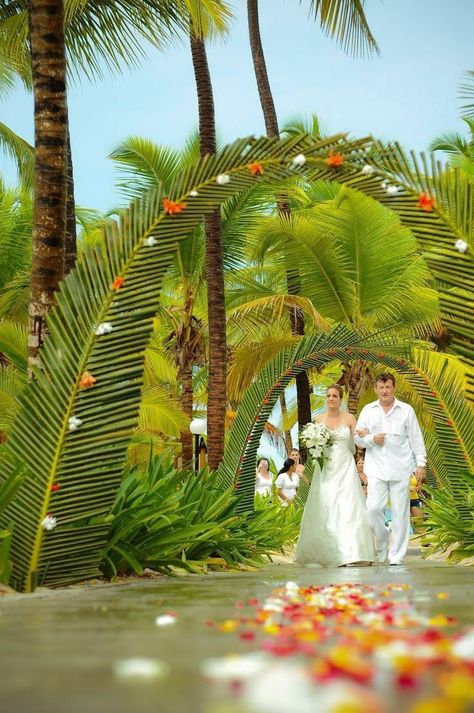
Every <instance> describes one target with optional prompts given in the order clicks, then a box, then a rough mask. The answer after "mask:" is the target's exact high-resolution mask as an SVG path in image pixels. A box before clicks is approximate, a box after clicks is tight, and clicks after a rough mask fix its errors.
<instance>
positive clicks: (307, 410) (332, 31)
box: [247, 0, 378, 425]
mask: <svg viewBox="0 0 474 713" xmlns="http://www.w3.org/2000/svg"><path fill="white" fill-rule="evenodd" d="M310 12H311V13H314V19H315V20H316V21H318V20H319V22H320V25H321V29H322V30H323V31H324V32H325V33H326V34H327V35H329V36H332V37H335V38H336V40H337V42H338V43H339V44H341V46H342V47H343V49H344V50H345V51H348V52H352V53H353V54H361V53H362V54H363V53H364V52H365V51H366V50H368V52H369V53H371V52H373V51H376V52H378V47H377V43H376V42H375V39H374V38H373V36H372V33H371V31H370V29H369V26H368V23H367V20H366V17H365V13H364V2H361V1H360V0H342V1H341V0H311V2H310ZM247 18H248V27H249V38H250V48H251V53H252V60H253V66H254V72H255V79H256V82H257V88H258V93H259V97H260V104H261V107H262V112H263V117H264V121H265V129H266V132H267V136H269V137H276V138H279V136H280V130H279V126H278V118H277V113H276V109H275V103H274V100H273V95H272V91H271V87H270V81H269V78H268V72H267V66H266V60H265V54H264V50H263V44H262V39H261V34H260V21H259V12H258V0H247ZM313 128H315V127H313ZM278 211H279V214H280V215H281V216H282V217H283V218H285V217H286V218H287V219H289V218H290V215H291V212H290V205H289V203H288V200H287V199H286V197H285V195H284V194H283V195H281V196H280V198H279V200H278ZM286 280H287V292H288V294H291V295H298V294H299V293H300V279H299V274H298V270H297V269H296V267H295V266H294V265H292V264H291V263H290V264H288V265H287V268H286ZM304 325H305V323H304V316H303V313H302V312H301V310H300V309H299V308H298V307H293V308H292V309H291V310H290V327H291V333H292V334H296V335H300V336H302V335H304V334H305V326H304ZM296 391H297V402H298V422H299V423H300V424H301V425H302V424H305V423H308V422H309V421H310V420H311V404H310V386H309V379H308V375H307V373H306V372H301V373H299V374H297V376H296Z"/></svg>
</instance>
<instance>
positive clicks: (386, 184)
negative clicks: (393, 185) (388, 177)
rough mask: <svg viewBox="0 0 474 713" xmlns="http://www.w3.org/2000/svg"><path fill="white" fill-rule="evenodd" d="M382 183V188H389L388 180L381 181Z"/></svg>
mask: <svg viewBox="0 0 474 713" xmlns="http://www.w3.org/2000/svg"><path fill="white" fill-rule="evenodd" d="M380 185H381V187H382V188H383V189H384V191H385V190H386V189H387V186H388V181H382V183H381V184H380Z"/></svg>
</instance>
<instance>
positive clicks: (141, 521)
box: [103, 455, 301, 577]
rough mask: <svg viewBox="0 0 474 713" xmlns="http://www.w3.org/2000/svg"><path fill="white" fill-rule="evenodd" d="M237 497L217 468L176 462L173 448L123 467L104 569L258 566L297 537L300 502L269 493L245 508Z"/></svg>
mask: <svg viewBox="0 0 474 713" xmlns="http://www.w3.org/2000/svg"><path fill="white" fill-rule="evenodd" d="M238 503H239V497H238V496H236V495H235V493H234V491H233V489H232V488H225V487H224V486H223V485H220V484H219V483H218V480H217V475H216V474H215V473H211V472H209V471H208V470H203V471H201V472H200V473H199V474H195V473H193V472H189V471H182V470H175V469H174V467H173V466H172V463H171V460H170V458H169V457H168V456H167V455H161V456H159V457H155V458H150V461H149V463H148V467H147V469H146V470H145V471H143V470H140V469H139V468H134V469H130V470H128V471H127V472H126V473H125V476H124V479H123V482H122V485H121V487H120V489H119V491H118V493H117V497H116V499H115V502H114V505H113V507H112V509H111V512H110V516H109V517H111V518H113V524H112V528H111V530H110V534H109V539H108V543H107V546H106V549H105V552H104V558H103V562H104V564H103V571H104V574H105V575H106V576H107V577H111V576H114V575H116V574H117V573H127V572H136V573H139V574H140V573H142V572H143V570H144V569H145V567H149V568H151V569H153V570H157V571H161V572H169V571H171V568H173V567H180V568H184V569H186V570H188V571H191V572H203V571H206V570H207V569H208V567H217V568H218V567H232V566H242V565H243V566H250V567H251V566H259V565H262V564H263V563H264V562H265V561H268V558H269V556H270V555H271V553H272V552H273V553H275V552H277V551H281V550H282V549H283V547H284V546H285V545H287V544H289V543H291V542H293V541H294V540H295V539H296V537H297V534H298V530H299V523H300V518H301V512H300V510H299V509H298V508H286V509H285V508H282V507H281V506H280V505H279V504H275V503H273V502H270V501H268V502H266V501H263V502H258V503H257V505H256V511H255V514H253V515H248V514H245V515H243V514H239V513H238V512H237V505H238Z"/></svg>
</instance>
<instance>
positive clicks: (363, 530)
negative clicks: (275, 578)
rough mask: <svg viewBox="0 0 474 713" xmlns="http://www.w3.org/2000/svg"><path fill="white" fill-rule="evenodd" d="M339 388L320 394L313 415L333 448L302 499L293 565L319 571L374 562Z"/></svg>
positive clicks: (350, 428) (351, 434)
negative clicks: (321, 405) (321, 402)
mask: <svg viewBox="0 0 474 713" xmlns="http://www.w3.org/2000/svg"><path fill="white" fill-rule="evenodd" d="M343 393H344V392H343V390H342V387H341V386H339V384H332V385H331V386H329V387H328V389H327V391H326V401H327V411H326V412H325V413H323V414H321V415H320V416H317V417H316V421H317V422H319V423H324V424H325V425H326V426H327V428H328V429H329V431H330V432H331V436H332V441H333V444H332V445H331V446H330V447H329V449H328V458H327V460H325V462H324V465H323V468H322V469H321V468H320V467H319V464H318V463H316V467H315V471H314V475H313V479H312V481H311V488H310V491H309V494H308V499H307V501H306V505H305V509H304V513H303V520H302V522H301V531H300V536H299V540H298V546H297V548H296V557H295V561H296V562H298V563H299V564H309V563H314V564H320V565H322V566H323V567H341V566H343V565H348V564H355V563H356V562H357V563H362V562H365V563H367V564H370V563H371V562H373V561H374V560H375V550H374V541H373V535H372V532H371V530H370V527H369V523H368V519H367V509H366V503H365V498H364V495H363V493H362V488H361V485H360V480H359V476H358V473H357V468H356V465H355V462H354V456H353V454H354V452H355V446H354V428H355V423H356V421H355V418H354V416H352V415H351V414H350V413H347V412H344V411H341V403H342V396H343Z"/></svg>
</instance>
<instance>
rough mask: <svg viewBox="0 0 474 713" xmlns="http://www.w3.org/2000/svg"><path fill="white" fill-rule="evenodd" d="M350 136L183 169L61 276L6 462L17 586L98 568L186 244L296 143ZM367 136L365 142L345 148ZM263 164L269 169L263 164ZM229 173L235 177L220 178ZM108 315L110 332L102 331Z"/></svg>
mask: <svg viewBox="0 0 474 713" xmlns="http://www.w3.org/2000/svg"><path fill="white" fill-rule="evenodd" d="M339 140H340V139H339V137H335V138H333V139H332V140H329V139H328V140H326V141H324V142H321V144H319V145H316V144H312V145H311V146H308V145H307V142H306V141H305V140H304V139H291V140H287V141H285V142H277V141H273V140H268V139H260V140H256V141H255V140H250V141H249V140H247V139H244V140H241V141H238V142H236V143H235V144H233V145H231V146H229V148H228V149H227V150H226V151H224V152H222V154H221V155H220V156H218V157H215V156H214V157H206V158H205V159H203V160H202V161H200V162H198V163H197V164H196V165H195V166H193V167H191V168H190V169H189V170H187V171H186V172H185V173H184V174H183V175H181V176H179V177H177V178H176V180H175V182H174V184H173V186H172V187H171V189H170V193H169V196H171V199H172V202H171V203H170V202H169V198H168V197H166V200H165V196H163V194H162V193H161V192H160V191H154V192H152V193H151V194H150V195H148V196H146V197H144V198H143V199H142V200H140V201H137V202H135V203H133V204H132V205H131V207H130V209H129V210H128V211H126V212H124V213H123V215H122V217H121V222H120V225H115V227H109V226H108V227H107V229H106V241H105V245H104V248H103V250H102V251H101V250H98V249H91V250H88V251H86V252H85V254H84V257H83V259H82V260H81V262H80V263H79V264H78V266H77V268H76V269H75V270H74V271H72V272H71V273H70V274H69V275H68V277H67V278H66V280H65V281H64V282H63V283H62V286H61V289H60V291H59V294H58V297H57V307H56V308H55V309H54V310H53V311H52V312H51V313H50V315H49V318H48V326H49V329H50V334H49V336H48V339H47V341H46V344H45V347H44V349H43V351H42V370H41V371H38V372H37V374H36V379H35V381H34V382H33V383H32V384H31V385H30V386H29V387H28V388H27V389H26V390H25V391H24V392H23V394H22V397H21V410H20V413H19V415H18V417H17V419H16V421H15V426H14V428H13V429H12V432H11V434H10V437H9V440H8V444H7V448H6V450H5V457H4V459H3V460H2V463H1V472H0V503H1V500H2V488H3V490H4V491H5V490H6V491H8V490H9V484H10V479H11V478H13V477H16V467H17V463H18V461H19V462H20V464H22V467H23V477H22V480H21V482H20V483H19V486H18V488H17V492H16V495H15V497H14V499H13V500H12V501H11V502H10V503H9V505H8V507H7V508H6V509H5V510H4V511H3V512H2V515H1V518H0V525H2V526H5V525H7V526H8V525H10V524H11V523H14V531H13V539H12V547H11V557H12V561H13V573H12V580H11V581H12V583H13V584H14V585H15V586H16V587H17V588H19V589H23V588H25V589H27V590H31V589H33V588H34V587H35V586H37V584H38V583H39V582H43V583H45V584H65V583H67V582H72V581H77V580H80V579H86V578H88V577H93V576H97V574H98V566H99V562H100V553H101V550H102V548H103V547H104V544H105V540H106V537H107V532H108V529H109V523H108V522H107V518H106V515H107V513H108V511H109V508H110V505H111V503H112V501H113V498H114V496H115V492H116V489H117V486H118V484H119V482H120V477H121V473H122V468H123V463H124V460H125V454H126V449H127V446H128V441H129V438H130V435H131V431H132V428H133V427H134V425H135V424H136V422H137V418H138V406H139V402H140V396H141V385H142V380H143V361H144V352H145V348H146V345H147V342H148V340H149V337H150V334H151V330H152V326H153V317H154V314H155V311H156V304H157V300H158V296H159V290H160V285H161V280H162V277H163V274H164V272H165V271H166V270H167V268H168V266H169V264H170V262H171V260H172V259H173V254H174V250H175V248H176V244H177V243H178V242H179V241H180V240H182V239H183V238H185V237H186V236H187V235H189V233H190V232H191V231H192V230H194V229H195V228H196V226H197V225H198V224H199V223H200V221H201V220H202V216H203V215H206V214H209V213H211V212H212V211H213V210H215V208H216V206H218V205H220V204H221V203H222V202H223V201H224V200H226V199H228V198H229V197H230V196H231V195H233V194H236V193H238V192H239V191H245V190H248V188H249V187H251V186H252V185H254V184H255V181H258V180H272V178H277V179H278V178H282V177H283V176H284V175H287V174H288V173H289V172H294V171H295V168H296V167H295V165H294V163H293V161H292V157H294V156H295V154H298V153H300V152H301V151H306V153H307V154H308V155H309V156H311V157H314V160H315V162H316V163H322V161H321V159H320V158H319V157H321V158H322V156H324V155H325V154H326V152H327V151H328V150H330V149H332V148H334V146H335V145H337V143H338V142H339ZM364 147H365V144H364V142H363V141H362V142H361V141H359V142H354V143H352V144H349V145H347V147H346V150H347V151H348V152H349V153H350V152H360V151H362V150H364ZM255 164H257V165H258V166H260V168H259V171H258V172H259V173H261V172H262V171H263V176H260V177H259V176H256V175H255V173H256V172H255V170H253V169H254V166H255ZM222 174H225V175H227V176H229V179H230V180H229V181H228V182H222V181H221V180H220V181H219V182H218V181H217V176H219V175H222ZM196 193H197V195H196ZM167 201H168V202H167ZM163 208H165V209H166V210H163ZM104 325H106V333H105V334H101V335H98V334H96V330H97V329H98V328H99V327H100V329H101V330H103V329H104V328H105V327H104ZM109 325H110V326H109ZM110 327H111V328H112V331H110ZM71 419H79V420H80V423H79V424H78V423H77V421H74V420H73V421H72V423H71ZM74 424H75V426H76V429H75V430H74V427H73V426H74ZM77 427H78V428H77ZM48 513H51V514H52V517H54V518H57V527H56V528H55V529H54V530H52V531H48V530H46V529H45V528H44V521H45V518H46V517H47V515H48ZM50 522H51V521H50V520H46V524H48V523H50ZM42 523H43V524H42ZM53 524H54V521H53ZM66 555H67V556H66Z"/></svg>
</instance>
